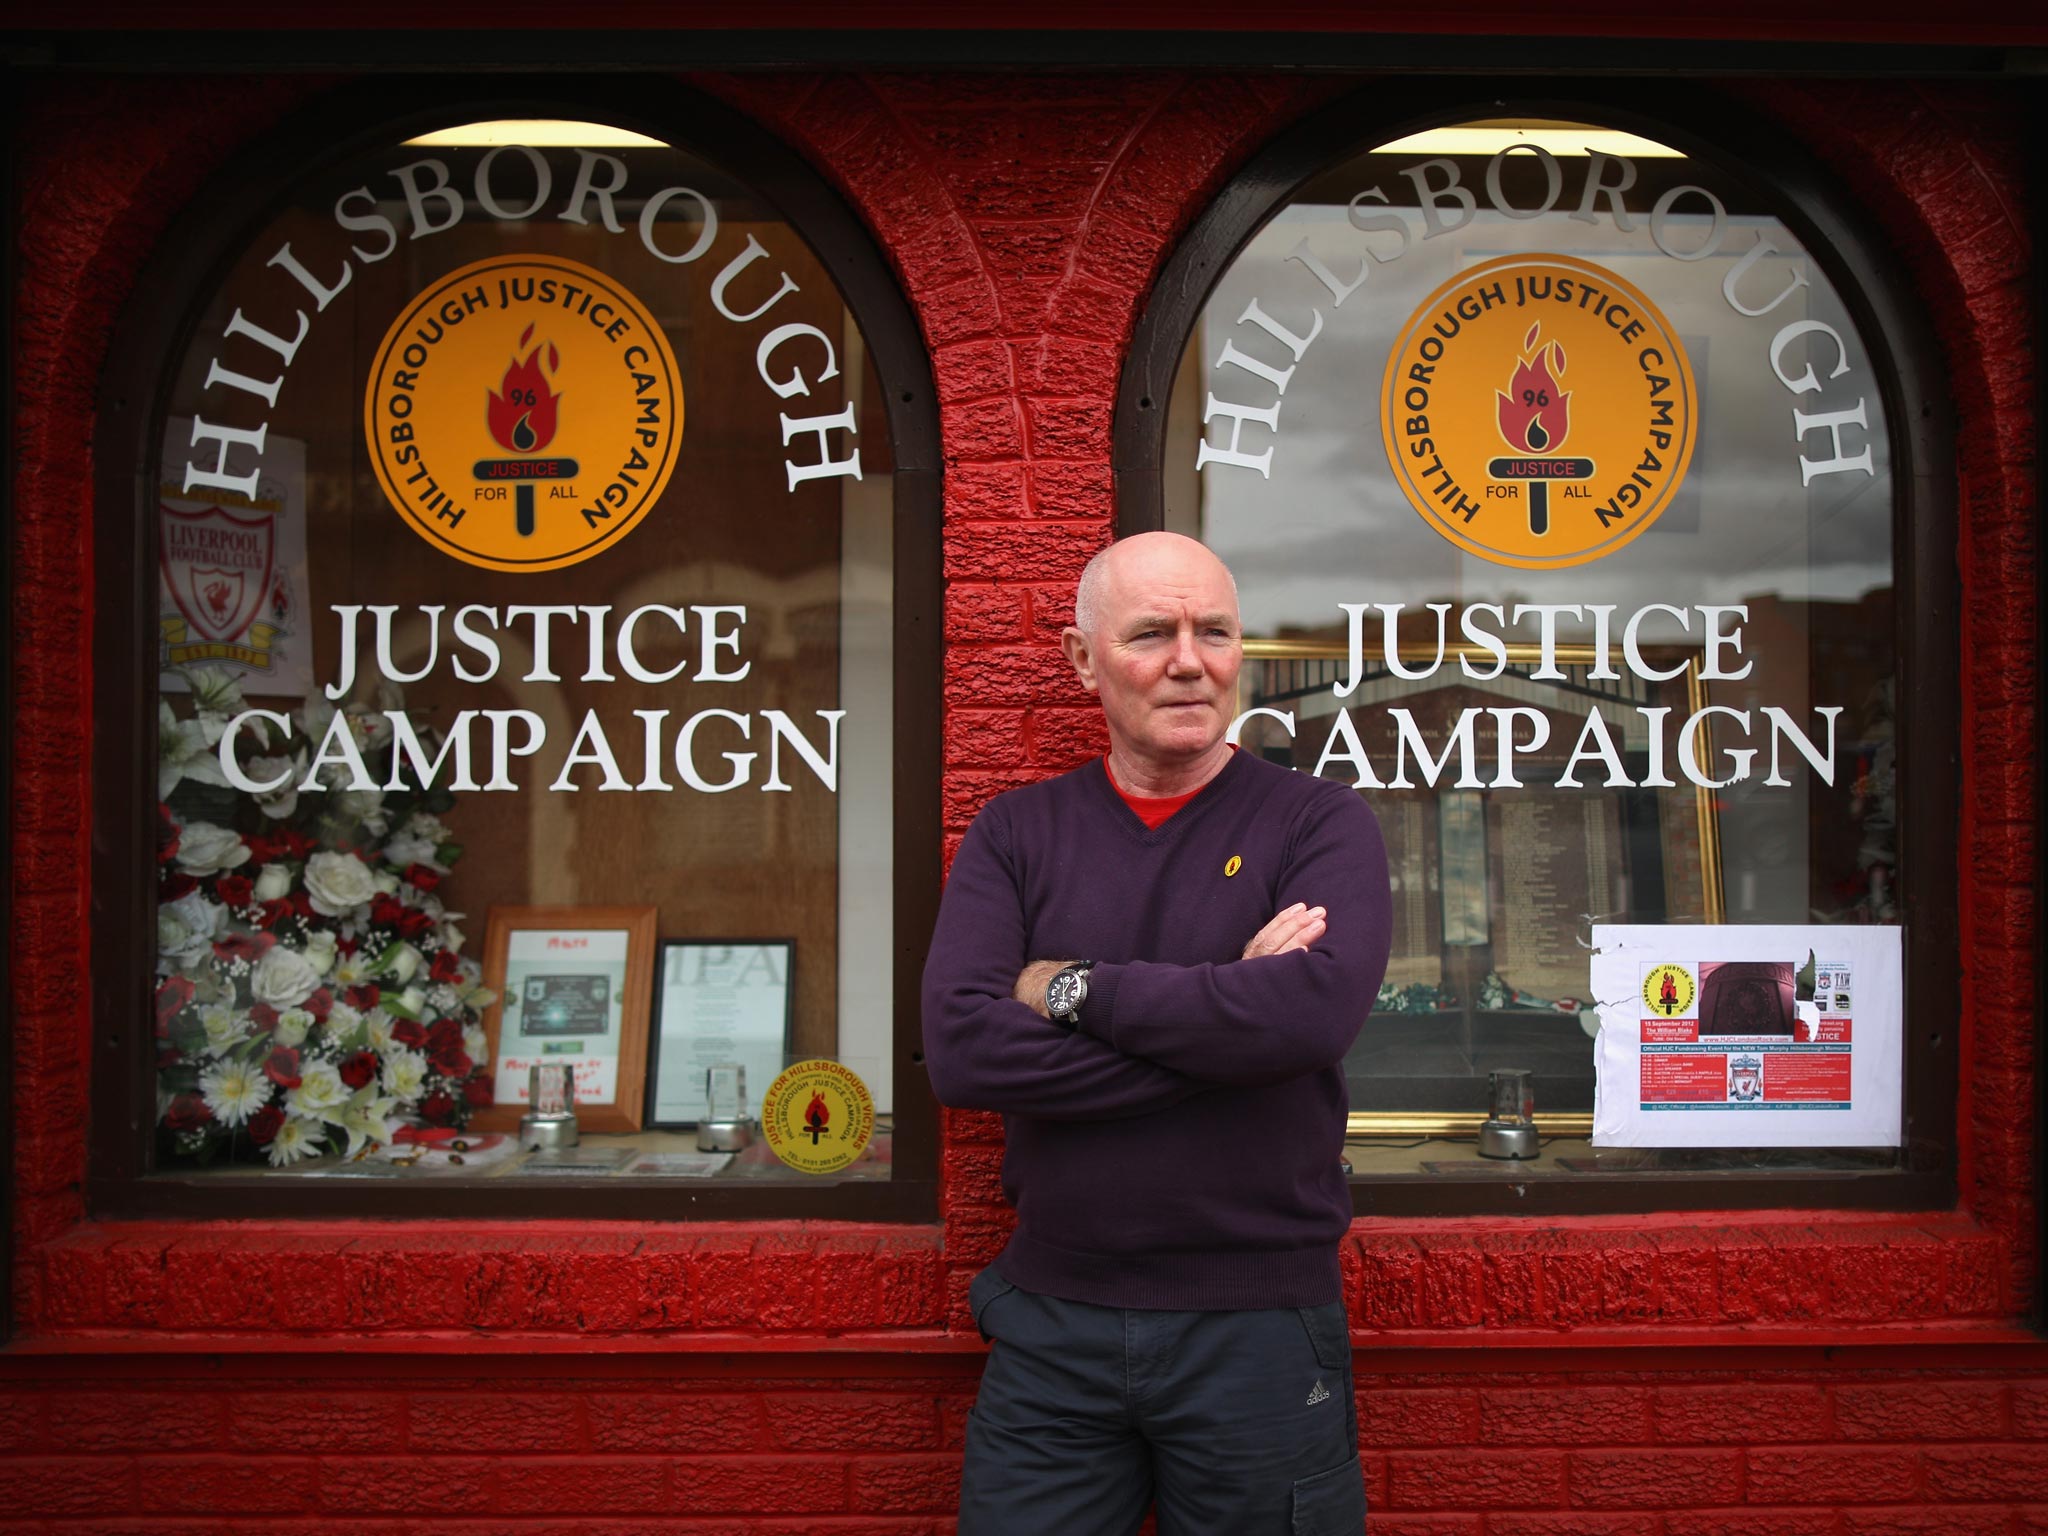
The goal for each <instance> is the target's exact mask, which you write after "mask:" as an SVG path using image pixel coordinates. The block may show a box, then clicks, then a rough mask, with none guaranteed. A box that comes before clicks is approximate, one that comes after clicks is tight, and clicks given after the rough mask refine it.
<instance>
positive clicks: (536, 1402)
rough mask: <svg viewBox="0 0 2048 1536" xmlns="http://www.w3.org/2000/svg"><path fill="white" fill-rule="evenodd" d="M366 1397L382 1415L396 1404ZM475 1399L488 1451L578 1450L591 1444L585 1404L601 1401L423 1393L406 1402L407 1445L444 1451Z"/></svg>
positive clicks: (469, 1417)
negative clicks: (485, 1425) (487, 1417)
mask: <svg viewBox="0 0 2048 1536" xmlns="http://www.w3.org/2000/svg"><path fill="white" fill-rule="evenodd" d="M365 1396H367V1397H369V1398H370V1399H371V1402H372V1404H373V1405H376V1406H382V1407H383V1408H384V1409H385V1415H386V1416H391V1415H392V1411H393V1410H394V1409H396V1408H397V1407H398V1402H397V1401H394V1400H393V1399H391V1398H380V1397H379V1396H378V1395H377V1394H365ZM480 1399H481V1401H482V1403H485V1404H487V1405H488V1407H489V1411H490V1414H491V1449H492V1450H493V1451H579V1450H582V1449H584V1448H585V1447H587V1446H588V1445H589V1444H590V1432H589V1428H588V1426H587V1425H586V1423H585V1417H584V1416H585V1410H586V1405H589V1404H594V1403H596V1402H597V1401H600V1399H599V1398H598V1397H595V1396H587V1395H586V1394H583V1393H580V1392H579V1393H568V1392H532V1393H529V1392H505V1393H502V1394H501V1393H497V1392H491V1393H489V1394H488V1395H485V1394H482V1393H479V1392H478V1391H476V1390H474V1389H472V1390H470V1391H467V1392H422V1393H420V1394H418V1395H417V1396H415V1397H413V1398H411V1399H410V1400H409V1401H407V1402H406V1403H405V1411H406V1417H405V1421H406V1429H407V1434H406V1444H407V1445H409V1446H410V1447H411V1448H412V1449H413V1450H415V1451H417V1452H419V1453H420V1454H421V1455H425V1456H430V1455H434V1454H435V1453H437V1452H440V1451H445V1450H447V1449H448V1447H449V1442H450V1438H451V1436H459V1435H461V1434H462V1433H464V1432H466V1428H467V1426H468V1425H470V1424H472V1423H474V1422H475V1419H476V1413H477V1409H478V1407H479V1405H480ZM373 1411H374V1407H373ZM395 1439H396V1436H394V1437H393V1440H394V1441H395ZM391 1443H392V1442H391V1441H387V1442H386V1444H387V1445H388V1444H391Z"/></svg>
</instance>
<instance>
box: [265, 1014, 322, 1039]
mask: <svg viewBox="0 0 2048 1536" xmlns="http://www.w3.org/2000/svg"><path fill="white" fill-rule="evenodd" d="M312 1027H313V1015H311V1014H310V1013H308V1012H306V1010H305V1009H303V1008H287V1009H285V1011H284V1012H283V1013H280V1014H279V1015H278V1016H277V1027H276V1028H275V1029H273V1030H272V1031H271V1032H270V1033H271V1043H272V1044H274V1045H304V1044H305V1043H306V1035H307V1032H308V1031H310V1030H311V1029H312Z"/></svg>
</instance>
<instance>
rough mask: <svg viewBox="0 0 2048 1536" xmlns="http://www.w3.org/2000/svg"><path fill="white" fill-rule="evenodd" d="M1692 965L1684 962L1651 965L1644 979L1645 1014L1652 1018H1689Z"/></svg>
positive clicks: (1690, 1011) (1691, 995)
mask: <svg viewBox="0 0 2048 1536" xmlns="http://www.w3.org/2000/svg"><path fill="white" fill-rule="evenodd" d="M1692 1000H1693V981H1692V968H1691V967H1690V966H1685V965H1653V966H1651V967H1650V973H1649V974H1648V975H1647V976H1645V977H1644V978H1643V1008H1644V1010H1645V1013H1644V1016H1645V1017H1646V1018H1652V1019H1689V1018H1691V1017H1692Z"/></svg>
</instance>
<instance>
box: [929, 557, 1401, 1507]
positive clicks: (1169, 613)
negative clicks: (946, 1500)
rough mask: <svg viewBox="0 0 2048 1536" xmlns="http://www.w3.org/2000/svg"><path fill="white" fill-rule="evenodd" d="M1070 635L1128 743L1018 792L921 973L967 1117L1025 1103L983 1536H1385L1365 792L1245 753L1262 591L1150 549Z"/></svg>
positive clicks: (1014, 1150) (999, 1330)
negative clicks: (1351, 1088)
mask: <svg viewBox="0 0 2048 1536" xmlns="http://www.w3.org/2000/svg"><path fill="white" fill-rule="evenodd" d="M1074 608H1075V612H1074V623H1073V624H1072V625H1071V626H1070V627H1068V628H1067V629H1066V630H1065V631H1064V632H1063V633H1062V635H1061V644H1062V646H1063V648H1064V649H1065V652H1066V655H1067V658H1068V660H1069V661H1071V662H1072V663H1073V666H1074V670H1075V671H1076V673H1078V674H1079V676H1080V679H1081V683H1082V685H1083V686H1084V687H1086V688H1087V689H1088V690H1089V691H1090V692H1092V693H1094V694H1095V695H1096V696H1097V698H1098V699H1099V700H1100V702H1101V704H1102V710H1103V715H1104V718H1105V720H1106V722H1107V724H1108V727H1109V739H1110V748H1109V753H1108V756H1107V757H1106V758H1099V759H1096V760H1095V761H1092V762H1090V763H1088V764H1086V765H1085V766H1083V767H1081V768H1077V769H1075V770H1073V771H1072V772H1070V773H1065V774H1062V775H1059V776H1058V777H1056V778H1052V779H1049V780H1047V781H1045V782H1044V783H1040V784H1035V785H1032V786H1030V787H1028V788H1024V789H1018V790H1012V791H1010V792H1009V793H1007V794H1003V795H1000V796H998V797H997V798H996V799H995V800H993V801H992V802H991V803H990V804H989V805H988V806H987V807H986V808H985V809H984V810H983V811H982V812H981V814H980V815H979V816H978V817H977V818H976V819H975V822H974V825H973V827H972V828H971V829H970V830H969V832H968V834H967V837H966V840H965V842H964V843H963V844H962V845H961V848H960V852H959V855H958V857H957V858H956V859H955V860H954V863H953V868H952V872H951V875H950V876H949V878H948V881H947V885H946V893H945V899H944V902H943V903H942V905H941V907H940V911H939V920H938V927H937V931H936V932H935V934H934V936H933V939H932V947H931V953H930V956H929V958H928V959H927V961H926V965H925V977H924V1038H925V1052H926V1059H927V1061H928V1063H929V1067H930V1071H931V1077H932V1084H933V1087H934V1088H935V1089H936V1090H937V1092H938V1096H939V1098H940V1099H941V1100H942V1101H944V1102H945V1103H947V1104H951V1105H954V1106H957V1107H962V1108H975V1109H991V1110H999V1111H1001V1112H1002V1114H1003V1117H1004V1125H1005V1129H1006V1135H1007V1143H1008V1147H1007V1153H1006V1156H1005V1159H1004V1164H1003V1185H1004V1194H1005V1196H1006V1197H1007V1198H1008V1200H1009V1201H1010V1203H1011V1204H1012V1205H1013V1206H1015V1207H1016V1210H1017V1217H1018V1220H1017V1228H1016V1231H1015V1233H1014V1234H1013V1235H1012V1236H1011V1238H1010V1241H1009V1244H1008V1246H1007V1247H1006V1248H1005V1249H1004V1250H1003V1253H1002V1254H1001V1256H1000V1257H999V1258H997V1260H996V1261H995V1263H994V1264H993V1265H991V1266H990V1267H989V1268H988V1269H986V1270H984V1271H983V1272H982V1273H981V1274H980V1275H979V1276H978V1277H977V1278H976V1279H975V1281H974V1284H973V1286H972V1287H971V1289H970V1292H969V1302H970V1305H971V1306H972V1309H973V1313H974V1318H975V1322H976V1325H977V1326H978V1327H979V1328H980V1329H981V1332H982V1334H983V1336H984V1337H985V1338H987V1339H989V1340H990V1341H991V1344H992V1349H991V1353H990V1356H989V1362H988V1366H987V1369H986V1371H985V1372H984V1374H983V1377H982V1382H981V1388H980V1393H979V1396H978V1397H977V1399H976V1402H975V1406H974V1412H973V1414H972V1416H971V1418H970V1420H969V1423H968V1431H967V1452H966V1459H965V1466H964V1468H963V1473H962V1484H961V1495H960V1522H959V1531H960V1536H1036V1533H1041V1532H1042V1533H1045V1536H1095V1533H1100V1536H1129V1533H1130V1532H1133V1531H1135V1530H1137V1528H1138V1526H1139V1525H1140V1524H1141V1523H1142V1522H1143V1519H1144V1515H1145V1510H1146V1507H1147V1505H1148V1504H1150V1503H1152V1502H1153V1501H1154V1500H1155V1499H1156V1501H1157V1507H1158V1514H1159V1529H1160V1532H1161V1536H1265V1533H1273V1536H1281V1533H1292V1536H1302V1533H1306V1536H1325V1533H1330V1536H1335V1533H1343V1536H1359V1533H1360V1532H1361V1531H1362V1530H1363V1527H1364V1516H1365V1504H1364V1495H1363V1489H1362V1485H1361V1481H1360V1473H1359V1465H1358V1444H1357V1440H1358V1437H1357V1422H1356V1410H1355V1404H1354V1403H1353V1400H1352V1388H1351V1350H1350V1338H1349V1327H1348V1324H1347V1322H1346V1319H1345V1315H1344V1306H1343V1300H1342V1294H1341V1287H1340V1284H1339V1279H1338V1267H1337V1243H1338V1240H1339V1239H1340V1238H1341V1237H1342V1236H1343V1234H1344V1232H1345V1230H1346V1228H1347V1227H1348V1225H1349V1223H1350V1220H1351V1195H1350V1190H1349V1188H1348V1186H1347V1184H1346V1181H1345V1177H1344V1172H1343V1168H1342V1165H1341V1161H1340V1159H1341V1156H1342V1150H1343V1139H1344V1121H1345V1113H1346V1109H1347V1107H1348V1103H1347V1098H1346V1094H1345V1088H1344V1072H1343V1060H1344V1054H1345V1052H1346V1051H1347V1050H1348V1049H1349V1048H1350V1046H1351V1043H1352V1041H1353V1039H1354V1038H1355V1037H1356V1035H1357V1033H1358V1029H1359V1026H1360V1025H1361V1024H1362V1023H1363V1022H1364V1020H1365V1017H1366V1014H1367V1013H1368V1012H1369V1011H1370V1008H1371V1005H1372V1000H1373V998H1374V996H1375V995H1376V994H1377V992H1378V990H1379V984H1380V978H1381V976H1382V974H1383V973H1384V971H1385V969H1386V960H1387V945H1388V937H1389V924H1390V903H1389V898H1388V888H1387V866H1386V855H1385V852H1384V850H1383V848H1382V846H1381V842H1380V835H1379V827H1378V823H1377V822H1376V821H1375V820H1374V818H1373V815H1372V812H1371V810H1370V809H1369V808H1368V807H1367V805H1366V804H1365V802H1364V800H1363V799H1361V798H1360V797H1359V795H1358V793H1357V792H1356V791H1355V790H1353V789H1350V788H1348V787H1346V786H1344V785H1341V784H1337V783H1333V782H1330V781H1328V780H1324V779H1319V778H1316V777H1314V776H1312V775H1310V774H1305V773H1297V772H1293V771H1291V770H1289V769H1286V768H1281V767H1278V766H1276V765H1274V764H1271V763H1268V762H1265V761H1263V760H1262V759H1260V758H1258V757H1255V756H1253V755H1252V754H1251V753H1249V752H1239V751H1237V750H1236V748H1235V747H1233V746H1232V745H1231V744H1230V743H1229V742H1228V741H1227V740H1226V739H1225V736H1226V732H1227V731H1228V729H1229V725H1230V721H1231V719H1232V716H1233V714H1234V711H1235V709H1236V690H1237V674H1238V668H1239V666H1240V664H1241V662H1242V659H1243V647H1242V642H1241V637H1240V632H1239V625H1238V613H1237V591H1236V585H1235V583H1234V582H1233V581H1232V579H1231V576H1230V573H1229V571H1227V570H1226V569H1225V568H1224V566H1223V563H1222V562H1221V561H1220V560H1218V559H1217V558H1216V557H1215V556H1214V555H1213V554H1211V553H1210V552H1209V551H1208V550H1207V549H1206V548H1205V547H1203V546H1202V545H1201V544H1199V543H1197V542H1196V541H1194V540H1192V539H1186V538H1182V537H1181V536H1179V535H1177V534H1169V533H1147V534H1140V535H1137V536H1135V537H1133V538H1129V539H1125V540H1123V541H1121V542H1120V543H1117V544H1114V545H1112V546H1111V547H1110V548H1108V549H1107V550H1104V551H1103V552H1102V553H1101V554H1100V555H1098V556H1097V557H1096V558H1095V560H1093V561H1092V562H1091V563H1090V564H1089V566H1088V569H1087V570H1086V571H1085V572H1084V573H1083V575H1082V577H1081V582H1080V587H1079V589H1078V590H1077V592H1076V594H1075V604H1074Z"/></svg>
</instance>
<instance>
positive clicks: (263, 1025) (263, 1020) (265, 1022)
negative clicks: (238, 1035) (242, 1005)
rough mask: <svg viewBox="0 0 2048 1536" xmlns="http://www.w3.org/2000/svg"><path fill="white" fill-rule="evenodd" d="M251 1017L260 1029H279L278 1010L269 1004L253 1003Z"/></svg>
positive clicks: (250, 1007) (250, 1011)
mask: <svg viewBox="0 0 2048 1536" xmlns="http://www.w3.org/2000/svg"><path fill="white" fill-rule="evenodd" d="M249 1017H250V1018H252V1019H254V1020H255V1021H256V1027H257V1028H258V1029H275V1028H277V1010H276V1009H275V1008H273V1007H271V1006H270V1004H268V1003H251V1004H250V1005H249Z"/></svg>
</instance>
